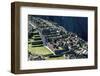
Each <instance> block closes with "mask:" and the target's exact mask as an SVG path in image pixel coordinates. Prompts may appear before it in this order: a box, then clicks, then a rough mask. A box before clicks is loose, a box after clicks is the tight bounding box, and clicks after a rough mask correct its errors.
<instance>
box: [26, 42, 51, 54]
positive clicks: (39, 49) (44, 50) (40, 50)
mask: <svg viewBox="0 0 100 76" xmlns="http://www.w3.org/2000/svg"><path fill="white" fill-rule="evenodd" d="M28 49H29V52H31V53H32V54H38V55H47V54H52V53H51V52H50V51H49V50H48V49H47V48H45V47H44V46H39V47H32V45H31V44H29V46H28Z"/></svg>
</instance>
